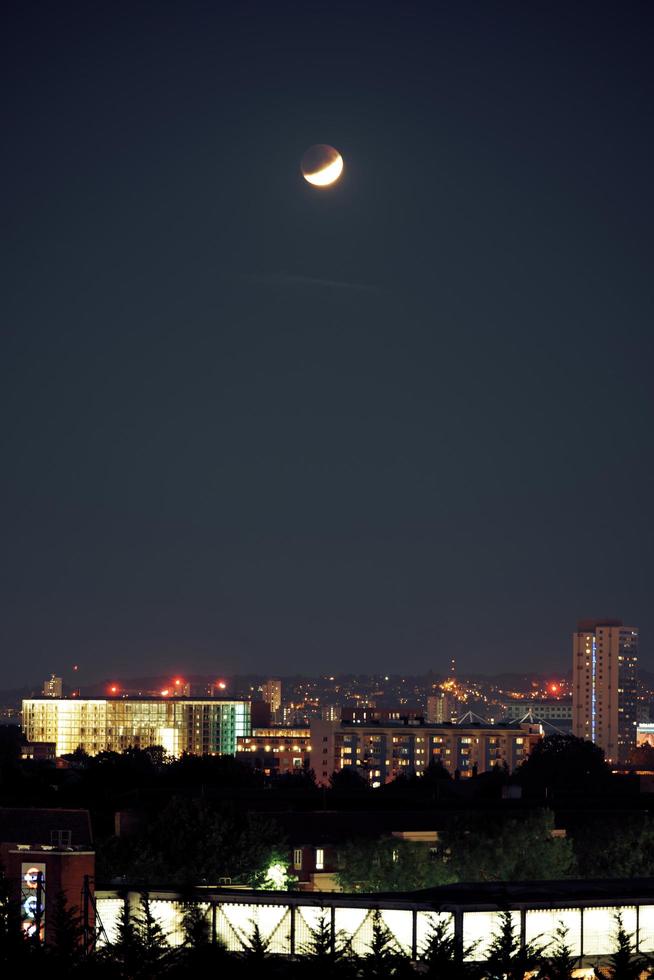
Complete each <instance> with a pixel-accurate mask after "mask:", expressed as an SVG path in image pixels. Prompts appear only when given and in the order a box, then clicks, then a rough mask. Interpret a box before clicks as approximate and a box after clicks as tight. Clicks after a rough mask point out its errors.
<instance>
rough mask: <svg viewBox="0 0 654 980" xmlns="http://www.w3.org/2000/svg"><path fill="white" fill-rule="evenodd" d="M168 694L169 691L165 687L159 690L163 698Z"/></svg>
mask: <svg viewBox="0 0 654 980" xmlns="http://www.w3.org/2000/svg"><path fill="white" fill-rule="evenodd" d="M168 694H170V691H169V690H168V688H167V687H165V688H164V689H163V691H161V697H162V698H165V697H166V696H167V695H168Z"/></svg>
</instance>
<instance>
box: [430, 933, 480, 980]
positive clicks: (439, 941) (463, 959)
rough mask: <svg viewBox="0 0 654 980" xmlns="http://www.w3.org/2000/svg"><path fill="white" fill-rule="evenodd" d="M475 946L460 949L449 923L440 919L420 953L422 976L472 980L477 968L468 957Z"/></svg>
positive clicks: (438, 978) (435, 979)
mask: <svg viewBox="0 0 654 980" xmlns="http://www.w3.org/2000/svg"><path fill="white" fill-rule="evenodd" d="M475 946H476V944H474V945H472V946H468V947H467V948H466V949H463V950H462V949H460V947H459V945H458V943H457V941H456V938H455V936H454V932H453V931H452V929H451V927H450V926H449V923H448V922H447V921H445V920H444V919H440V920H439V921H438V922H437V923H436V924H435V925H433V926H432V929H431V932H430V934H429V936H428V938H427V942H426V944H425V946H424V948H423V949H422V950H421V951H420V963H421V965H422V967H423V969H424V973H423V975H424V976H426V977H430V978H434V980H473V978H474V977H475V976H476V974H477V973H478V968H477V964H475V963H474V962H470V960H469V957H471V956H472V953H473V952H474V949H475ZM421 972H422V971H421Z"/></svg>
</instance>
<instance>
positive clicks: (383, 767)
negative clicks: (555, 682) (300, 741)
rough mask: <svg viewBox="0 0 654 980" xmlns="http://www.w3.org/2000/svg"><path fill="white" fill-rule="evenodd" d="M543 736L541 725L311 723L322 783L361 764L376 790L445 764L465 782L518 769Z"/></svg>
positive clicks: (314, 766)
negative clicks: (499, 768)
mask: <svg viewBox="0 0 654 980" xmlns="http://www.w3.org/2000/svg"><path fill="white" fill-rule="evenodd" d="M542 737H543V729H542V726H541V725H540V724H538V723H526V722H523V723H521V724H504V725H502V724H499V725H481V724H470V725H460V724H459V725H452V724H442V725H438V724H431V725H430V724H419V723H415V724H386V725H384V724H372V725H366V724H352V725H347V724H338V723H334V722H326V721H315V722H314V721H312V723H311V747H312V753H311V767H312V769H313V771H314V773H315V775H316V780H317V781H318V783H322V784H327V783H328V781H329V777H330V776H331V775H332V773H333V772H338V771H340V770H341V769H343V768H345V767H346V766H357V767H358V769H359V771H360V772H361V773H362V774H363V775H365V776H366V777H367V778H368V780H369V782H370V784H371V785H372V786H373V787H376V786H382V785H383V784H384V783H387V782H390V781H391V780H392V779H395V777H396V776H400V775H409V774H410V773H415V774H416V775H422V774H423V773H424V772H425V770H426V769H427V768H428V766H429V764H430V763H432V762H434V763H442V765H443V766H444V767H445V768H446V769H447V770H448V772H450V773H452V774H455V773H458V774H459V775H460V777H461V778H463V779H465V778H467V777H469V776H473V775H475V773H482V772H487V771H488V770H490V769H492V768H493V766H495V765H500V766H504V765H506V766H507V767H508V768H509V769H510V770H513V769H515V768H516V766H518V765H519V764H520V763H521V762H523V761H524V760H525V759H526V758H527V756H528V755H529V754H530V752H531V751H532V750H533V748H534V746H535V745H536V744H537V743H538V741H539V740H540V739H541V738H542Z"/></svg>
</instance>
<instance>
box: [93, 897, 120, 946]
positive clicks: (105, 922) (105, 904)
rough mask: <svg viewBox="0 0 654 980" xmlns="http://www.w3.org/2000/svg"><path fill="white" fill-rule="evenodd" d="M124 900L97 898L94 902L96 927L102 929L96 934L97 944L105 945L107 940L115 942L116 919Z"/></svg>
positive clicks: (116, 932) (116, 935) (116, 933)
mask: <svg viewBox="0 0 654 980" xmlns="http://www.w3.org/2000/svg"><path fill="white" fill-rule="evenodd" d="M124 904H125V902H124V901H123V899H122V898H99V899H98V900H97V902H96V908H97V913H98V918H99V920H100V921H99V922H98V927H99V926H100V925H101V926H102V929H101V930H100V934H99V936H98V945H99V946H105V945H106V943H107V942H110V943H115V942H116V939H117V937H118V919H119V917H120V913H121V910H122V908H123V906H124Z"/></svg>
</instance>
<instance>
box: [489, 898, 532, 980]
mask: <svg viewBox="0 0 654 980" xmlns="http://www.w3.org/2000/svg"><path fill="white" fill-rule="evenodd" d="M541 959H542V949H541V947H540V946H537V945H536V944H535V943H525V945H524V946H523V945H522V943H521V942H520V934H519V932H518V930H517V929H516V927H515V925H514V922H513V916H512V915H511V913H510V912H502V913H501V915H500V924H499V927H498V929H497V931H496V932H495V934H494V936H493V941H492V943H491V947H490V949H489V951H488V955H487V957H486V963H485V965H484V975H485V976H486V977H487V978H488V980H524V976H525V973H531V972H532V971H536V970H538V968H539V967H540V963H541Z"/></svg>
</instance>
